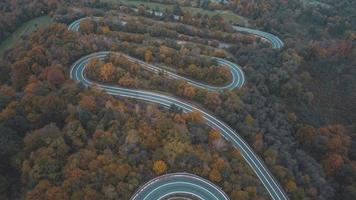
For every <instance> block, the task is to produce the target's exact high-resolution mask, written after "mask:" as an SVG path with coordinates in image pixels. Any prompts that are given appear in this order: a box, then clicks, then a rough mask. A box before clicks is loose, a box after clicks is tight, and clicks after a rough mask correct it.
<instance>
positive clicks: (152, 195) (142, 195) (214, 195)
mask: <svg viewBox="0 0 356 200" xmlns="http://www.w3.org/2000/svg"><path fill="white" fill-rule="evenodd" d="M79 26H80V21H79V22H78V21H76V22H74V24H71V25H70V26H69V29H70V30H73V31H77V30H78V28H79ZM248 30H249V31H250V30H252V29H248ZM246 32H247V31H246ZM260 33H264V32H261V31H257V32H254V33H251V34H260ZM266 34H267V33H266ZM269 36H270V35H268V34H267V35H260V37H264V38H266V39H267V40H268V39H272V38H270V37H269ZM276 38H277V37H276ZM270 42H271V44H272V46H273V47H274V48H280V47H282V46H283V43H279V42H278V40H277V39H275V38H274V39H273V41H270ZM110 53H115V52H108V51H104V52H97V53H92V54H90V55H87V56H84V57H82V58H80V59H79V60H77V61H76V62H75V63H74V64H73V65H72V67H71V72H70V76H71V78H72V79H74V80H76V81H78V82H80V83H82V84H83V85H85V86H88V87H89V86H91V85H93V84H95V85H97V86H98V87H100V88H102V89H103V90H104V91H106V92H107V93H108V94H111V95H114V96H121V97H128V98H133V99H138V100H143V101H147V102H152V103H157V104H160V105H163V106H165V107H170V106H171V105H176V106H177V107H179V108H181V109H182V110H183V111H184V112H192V111H198V112H200V113H201V114H202V116H203V118H204V119H205V121H206V123H207V124H208V125H209V126H211V127H212V128H214V129H216V130H217V131H219V132H220V133H221V135H222V136H223V137H224V138H225V139H226V140H228V141H229V142H231V144H232V145H233V146H234V147H235V148H237V149H238V150H239V151H240V152H241V154H242V156H243V158H244V159H245V160H246V162H247V163H248V165H249V166H250V167H251V168H252V170H253V171H254V172H255V173H256V175H257V177H258V178H259V180H260V181H261V182H262V184H263V185H264V187H265V188H266V190H267V191H268V193H269V194H270V196H271V198H272V199H273V200H287V199H288V197H287V195H286V193H285V192H284V190H283V188H282V187H281V186H280V185H279V184H278V182H277V181H276V180H275V178H274V177H273V176H272V174H271V173H270V172H269V170H268V169H267V167H266V166H265V165H264V164H263V162H262V161H261V159H260V158H259V157H258V156H257V155H256V154H255V153H254V152H253V150H252V149H251V147H250V146H249V145H248V144H247V143H246V142H245V141H244V140H243V139H242V138H241V137H240V136H239V135H238V134H237V132H236V131H235V130H233V129H232V128H230V127H229V126H228V125H227V124H225V123H224V122H223V121H221V120H219V119H218V118H216V117H215V116H214V115H212V114H210V113H208V112H207V111H205V110H204V109H201V108H199V107H197V106H195V105H193V104H190V103H188V102H187V101H184V100H181V99H178V98H175V97H172V96H168V95H163V94H159V93H155V92H150V91H144V90H139V89H128V88H122V87H119V86H111V85H107V84H100V83H95V82H93V81H91V80H88V79H87V78H86V77H85V73H84V72H85V68H86V66H87V64H88V63H89V62H90V61H91V60H92V59H94V58H97V59H105V58H106V57H107V56H108V55H109V54H110ZM122 55H124V54H122ZM124 56H126V58H128V59H129V60H131V61H132V62H136V63H138V64H140V65H141V66H142V67H144V68H146V69H148V70H150V71H152V72H154V73H157V72H158V71H162V70H164V69H161V68H160V67H159V66H153V65H151V64H148V63H146V62H144V61H141V60H138V59H136V58H133V57H130V56H128V55H124ZM213 59H216V60H217V62H219V64H221V65H224V66H227V67H229V69H230V70H231V73H232V76H233V80H232V81H231V83H230V84H228V85H227V86H223V87H213V86H209V85H206V84H202V83H199V82H195V81H194V80H191V79H187V78H184V77H182V76H179V75H177V74H174V73H171V72H167V74H168V76H169V77H170V78H175V79H182V80H185V81H187V82H188V83H190V84H192V85H195V86H197V87H201V88H204V89H206V90H213V91H220V90H225V89H229V90H231V89H234V88H239V87H242V85H243V84H244V82H245V78H244V74H243V72H242V70H241V69H240V67H239V66H238V65H236V64H234V63H232V62H230V61H228V60H225V59H222V58H215V57H214V58H213ZM173 194H188V195H191V196H195V197H197V198H201V199H206V200H217V199H219V200H220V199H228V197H227V196H226V195H225V194H224V193H223V192H222V191H221V189H220V188H219V187H218V186H216V185H214V184H212V183H210V182H209V181H206V180H204V179H203V178H200V177H197V176H195V175H191V174H168V175H166V176H163V177H159V178H156V179H154V180H152V181H150V182H148V183H147V184H145V185H143V186H142V187H141V188H140V189H139V190H138V191H137V192H136V193H135V195H134V196H133V197H132V199H137V200H157V199H160V198H164V197H167V196H170V195H173Z"/></svg>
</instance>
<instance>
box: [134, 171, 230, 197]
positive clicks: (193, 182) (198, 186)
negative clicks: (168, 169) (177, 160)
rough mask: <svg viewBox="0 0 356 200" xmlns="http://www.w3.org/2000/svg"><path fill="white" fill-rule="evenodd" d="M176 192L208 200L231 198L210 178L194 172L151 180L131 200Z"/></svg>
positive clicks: (167, 195) (170, 194) (164, 195)
mask: <svg viewBox="0 0 356 200" xmlns="http://www.w3.org/2000/svg"><path fill="white" fill-rule="evenodd" d="M162 191H164V192H162ZM175 194H185V195H188V196H194V197H197V198H199V199H207V200H210V199H211V200H228V199H229V197H228V196H227V195H226V194H225V193H224V192H223V191H222V190H220V189H219V188H217V187H216V186H215V185H214V184H213V183H211V182H210V181H208V180H205V179H203V178H201V177H199V176H196V175H193V174H188V173H174V174H167V175H163V176H160V177H157V178H155V179H153V180H151V181H149V182H148V183H146V184H145V185H143V186H142V187H141V189H140V190H138V191H137V192H136V193H135V194H134V195H133V196H132V197H131V200H148V199H155V200H160V199H164V198H167V197H169V196H172V195H175Z"/></svg>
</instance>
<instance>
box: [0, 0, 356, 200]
mask: <svg viewBox="0 0 356 200" xmlns="http://www.w3.org/2000/svg"><path fill="white" fill-rule="evenodd" d="M152 2H158V3H170V4H174V5H175V9H174V10H162V12H164V13H165V15H163V16H160V17H159V16H154V15H152V14H150V13H149V12H147V11H148V10H149V9H150V8H147V7H145V6H139V7H137V10H138V12H135V9H132V8H130V7H127V6H123V5H121V4H120V3H119V2H113V3H108V2H107V1H105V2H101V1H97V0H89V1H88V0H80V1H71V0H69V1H64V0H51V1H42V0H20V1H12V0H5V1H2V2H0V16H1V17H0V41H2V40H3V39H4V38H6V37H7V36H9V35H10V34H11V33H12V32H14V31H15V30H16V27H18V26H20V25H21V24H22V23H24V22H26V21H28V20H30V19H32V18H35V17H38V16H44V15H50V16H51V17H52V18H53V19H54V23H53V24H52V25H51V26H49V27H48V28H40V29H38V30H37V31H35V32H34V33H32V34H30V35H27V36H26V37H24V38H23V40H20V41H18V42H17V43H16V44H15V46H14V47H13V48H12V49H10V50H8V51H6V52H5V54H4V55H3V56H2V58H0V157H1V159H0V199H26V200H35V199H36V200H37V199H48V200H52V199H54V200H56V199H58V200H65V199H130V197H131V196H132V194H133V193H134V192H135V191H136V190H137V189H138V188H139V187H140V186H141V185H143V184H144V183H146V182H147V181H149V180H151V179H152V178H154V177H156V176H159V175H162V174H165V173H172V172H181V171H185V172H190V173H193V174H196V175H199V176H201V177H204V178H206V179H208V180H210V181H212V182H214V183H215V184H217V185H218V186H219V187H221V188H222V189H223V190H224V191H225V192H226V193H227V195H228V196H229V197H230V199H239V200H240V199H242V200H245V199H246V200H248V199H257V200H263V199H269V198H270V197H269V195H268V193H267V191H266V190H265V189H264V187H263V185H262V184H261V183H260V181H259V180H258V178H257V177H256V175H255V174H254V172H253V171H252V170H251V169H250V167H249V166H248V165H247V163H246V162H245V161H244V159H243V158H242V156H241V153H240V152H239V151H237V150H236V149H234V148H233V147H232V146H231V145H229V143H228V142H227V141H226V140H225V139H224V138H223V137H222V136H221V135H220V134H219V133H218V132H216V131H215V130H214V129H212V128H210V127H209V126H207V125H206V123H205V122H204V119H202V116H201V115H200V114H199V113H198V112H191V113H183V112H182V111H181V110H179V109H177V108H176V107H175V106H174V105H172V106H171V107H170V108H169V109H166V108H163V107H161V106H159V105H156V104H150V103H145V102H142V101H136V100H132V99H128V98H122V97H114V96H111V95H109V94H106V93H105V92H104V91H102V90H100V89H98V88H97V87H95V86H93V87H89V88H87V87H84V86H83V85H81V84H78V83H76V82H75V81H73V80H71V79H70V77H69V73H70V67H71V65H72V64H73V63H74V62H75V61H76V60H78V59H79V58H81V57H82V56H85V55H88V54H90V53H93V52H97V51H111V52H118V53H112V54H110V56H109V57H108V58H106V59H104V60H92V61H91V62H90V63H89V64H88V67H87V70H86V71H85V74H86V75H87V77H88V78H89V79H91V80H95V81H96V82H100V83H107V84H112V85H118V86H122V87H126V88H138V89H143V90H149V91H159V92H162V93H165V94H170V95H173V96H177V97H178V98H182V99H186V100H188V101H190V102H194V103H195V104H197V105H199V106H201V107H203V108H205V109H207V110H208V111H209V112H211V113H213V114H215V115H216V116H218V117H219V118H220V119H222V120H223V121H225V122H226V123H227V124H229V125H230V126H231V127H232V128H233V129H235V130H237V131H238V133H239V134H240V135H241V136H242V137H243V138H244V139H245V140H246V141H247V142H248V143H249V144H250V146H251V147H252V148H253V150H254V151H255V152H256V153H257V154H258V155H259V156H260V157H261V158H262V159H263V161H264V162H265V163H266V165H267V166H268V168H269V169H270V171H271V172H272V174H273V175H274V176H275V177H276V179H277V180H278V181H279V183H280V184H281V185H282V187H283V188H284V189H285V191H286V192H287V195H288V197H289V198H290V199H305V200H309V199H317V200H319V199H320V200H324V199H330V200H337V199H345V200H351V199H352V200H353V199H356V140H355V137H356V126H355V125H356V124H355V122H356V114H355V113H356V104H355V102H356V68H355V66H356V59H355V57H356V48H355V44H356V41H355V40H356V30H355V29H356V21H355V20H353V18H352V16H354V14H353V13H354V12H356V2H354V1H348V0H340V1H337V2H336V1H332V0H330V1H328V0H325V1H320V2H322V3H320V4H308V3H305V2H304V3H303V1H301V0H289V1H284V0H268V1H267V0H261V1H245V0H232V1H229V2H228V3H226V4H222V3H206V1H176V0H171V1H169V2H168V1H165V2H163V1H159V0H154V1H152ZM180 6H197V7H198V6H199V7H202V8H204V9H208V10H212V11H214V10H231V11H232V12H234V13H236V14H238V15H241V16H243V17H246V18H248V19H249V24H250V26H251V27H257V28H258V29H260V30H264V31H268V32H271V33H274V34H277V35H279V36H280V37H281V38H283V40H284V42H285V47H284V48H283V49H282V50H280V51H276V50H274V49H271V48H270V47H269V45H268V44H267V43H266V42H265V41H263V40H261V39H260V38H257V37H254V36H251V35H246V34H242V33H236V32H234V31H233V29H232V24H231V23H230V22H229V21H228V20H225V19H224V18H223V17H221V16H219V15H215V16H212V17H209V16H207V15H201V14H200V13H189V12H183V11H182V10H180ZM177 13H180V15H181V18H180V19H179V20H178V21H177V20H175V19H174V17H173V14H177ZM91 16H95V17H98V16H100V17H101V19H100V20H94V19H93V18H92V19H89V20H86V21H83V22H82V23H81V25H80V29H79V31H78V32H74V31H69V30H68V26H67V25H68V24H70V23H71V22H73V21H75V20H77V19H79V18H82V17H91ZM122 21H125V22H126V23H125V25H123V24H122V23H121V22H122ZM123 55H129V56H131V57H133V58H136V59H140V60H143V61H145V62H147V63H150V64H155V65H160V66H162V67H165V69H166V68H167V70H168V71H172V72H176V73H177V74H179V75H182V76H184V77H189V78H192V79H194V80H197V81H200V82H203V83H209V84H211V85H217V86H221V85H225V84H227V83H229V81H230V80H231V74H230V72H229V70H227V69H226V68H224V67H223V66H218V64H217V63H216V62H215V61H214V60H212V59H209V56H216V57H222V58H225V59H228V60H230V61H232V62H234V63H238V65H239V66H241V67H242V69H243V71H244V73H245V75H246V77H247V82H246V85H245V86H243V87H242V88H239V89H234V90H232V91H223V92H209V91H206V90H203V89H201V88H196V87H193V86H191V85H189V84H188V83H186V82H185V81H182V80H174V79H169V78H168V77H167V75H166V74H164V73H158V74H152V72H149V71H147V70H145V69H143V68H142V66H140V65H139V64H137V63H135V62H132V61H131V60H129V59H127V57H126V56H123Z"/></svg>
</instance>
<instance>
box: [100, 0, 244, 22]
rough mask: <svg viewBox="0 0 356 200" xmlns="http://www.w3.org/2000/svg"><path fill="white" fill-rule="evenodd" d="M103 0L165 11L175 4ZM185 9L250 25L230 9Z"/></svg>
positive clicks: (183, 8)
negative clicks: (218, 15)
mask: <svg viewBox="0 0 356 200" xmlns="http://www.w3.org/2000/svg"><path fill="white" fill-rule="evenodd" d="M102 1H103V2H110V3H114V2H121V3H122V4H124V5H128V6H129V5H132V6H139V5H141V4H143V5H145V6H147V7H149V8H151V9H156V8H158V9H159V10H161V11H164V10H165V9H168V10H172V9H173V6H174V5H169V4H161V3H154V2H147V1H140V0H102ZM181 8H182V10H183V11H189V12H190V13H192V14H193V15H194V14H196V13H201V14H203V15H205V14H206V15H208V16H212V15H216V14H220V15H221V16H223V17H224V19H225V20H228V21H230V22H232V23H233V24H238V25H243V26H247V25H248V20H247V19H246V18H244V17H242V16H239V15H237V14H235V13H233V12H232V11H230V10H214V11H212V10H205V9H202V8H196V7H185V6H181Z"/></svg>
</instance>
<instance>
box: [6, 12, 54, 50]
mask: <svg viewBox="0 0 356 200" xmlns="http://www.w3.org/2000/svg"><path fill="white" fill-rule="evenodd" d="M51 23H52V18H51V17H49V16H43V17H38V18H34V19H32V20H30V21H27V22H25V23H23V24H22V25H21V26H20V27H19V28H18V29H17V30H16V31H15V32H14V33H12V34H11V35H10V36H9V37H8V38H6V39H5V40H4V41H3V42H1V44H0V56H1V55H2V54H3V53H4V52H5V51H6V50H8V49H9V48H11V47H12V46H13V45H14V44H15V42H16V41H18V40H19V39H21V37H22V36H24V35H26V34H28V33H31V32H33V31H35V30H36V29H37V28H38V27H45V26H48V25H49V24H51Z"/></svg>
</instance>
